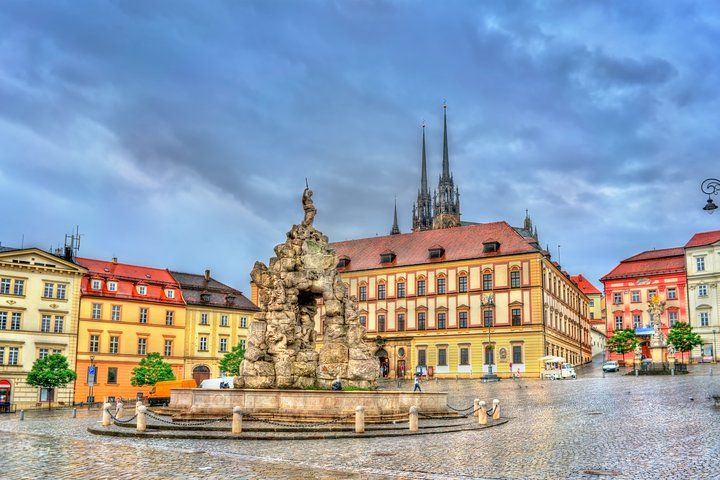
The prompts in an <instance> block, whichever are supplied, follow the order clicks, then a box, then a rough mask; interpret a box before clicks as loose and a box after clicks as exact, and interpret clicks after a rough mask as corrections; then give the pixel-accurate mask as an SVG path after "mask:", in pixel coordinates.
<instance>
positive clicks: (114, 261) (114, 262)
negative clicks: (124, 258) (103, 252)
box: [112, 257, 117, 265]
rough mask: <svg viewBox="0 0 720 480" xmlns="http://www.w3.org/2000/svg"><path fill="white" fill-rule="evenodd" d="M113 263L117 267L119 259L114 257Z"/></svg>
mask: <svg viewBox="0 0 720 480" xmlns="http://www.w3.org/2000/svg"><path fill="white" fill-rule="evenodd" d="M112 263H113V264H115V265H117V257H113V258H112Z"/></svg>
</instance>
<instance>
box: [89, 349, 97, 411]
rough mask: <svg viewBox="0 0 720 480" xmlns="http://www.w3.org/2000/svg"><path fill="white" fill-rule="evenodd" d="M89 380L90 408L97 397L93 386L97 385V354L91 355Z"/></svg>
mask: <svg viewBox="0 0 720 480" xmlns="http://www.w3.org/2000/svg"><path fill="white" fill-rule="evenodd" d="M87 382H88V397H87V403H88V408H90V405H92V404H93V403H95V397H94V396H93V387H94V386H95V355H90V366H89V367H88V376H87Z"/></svg>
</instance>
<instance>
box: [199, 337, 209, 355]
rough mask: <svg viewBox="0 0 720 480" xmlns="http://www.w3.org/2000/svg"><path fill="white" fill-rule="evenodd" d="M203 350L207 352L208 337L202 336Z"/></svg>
mask: <svg viewBox="0 0 720 480" xmlns="http://www.w3.org/2000/svg"><path fill="white" fill-rule="evenodd" d="M199 350H200V351H201V352H207V337H200V348H199Z"/></svg>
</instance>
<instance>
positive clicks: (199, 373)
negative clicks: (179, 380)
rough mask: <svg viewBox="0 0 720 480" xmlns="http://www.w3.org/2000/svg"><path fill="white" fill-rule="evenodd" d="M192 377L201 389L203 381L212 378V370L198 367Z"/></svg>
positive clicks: (203, 366)
mask: <svg viewBox="0 0 720 480" xmlns="http://www.w3.org/2000/svg"><path fill="white" fill-rule="evenodd" d="M192 377H193V379H194V380H195V382H196V383H197V384H198V387H199V386H200V383H202V381H203V380H207V379H208V378H210V368H209V367H207V366H206V365H198V366H196V367H194V368H193V371H192Z"/></svg>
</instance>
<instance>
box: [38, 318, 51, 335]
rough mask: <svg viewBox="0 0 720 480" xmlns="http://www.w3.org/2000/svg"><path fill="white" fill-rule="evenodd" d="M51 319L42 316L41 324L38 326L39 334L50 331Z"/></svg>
mask: <svg viewBox="0 0 720 480" xmlns="http://www.w3.org/2000/svg"><path fill="white" fill-rule="evenodd" d="M51 319H52V315H43V316H42V323H41V324H40V331H41V332H49V331H50V320H51Z"/></svg>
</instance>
